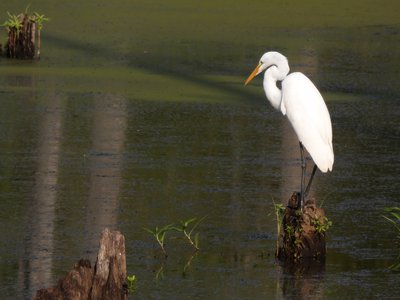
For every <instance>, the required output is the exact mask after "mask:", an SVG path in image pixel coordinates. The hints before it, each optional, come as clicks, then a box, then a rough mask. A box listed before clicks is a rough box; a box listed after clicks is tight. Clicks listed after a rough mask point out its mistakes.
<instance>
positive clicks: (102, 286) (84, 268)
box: [34, 228, 128, 300]
mask: <svg viewBox="0 0 400 300" xmlns="http://www.w3.org/2000/svg"><path fill="white" fill-rule="evenodd" d="M126 278H127V273H126V257H125V238H124V236H123V235H122V234H121V233H120V232H119V231H110V230H109V229H108V228H106V229H104V230H103V232H102V234H101V238H100V246H99V252H98V254H97V260H96V265H95V267H94V270H93V269H92V267H91V265H90V261H89V260H87V259H81V260H79V261H78V262H77V263H76V264H75V265H74V268H73V270H71V271H69V272H68V274H67V275H66V276H65V277H64V278H63V279H61V280H60V281H59V282H58V284H57V285H56V286H55V287H51V288H45V289H41V290H39V291H37V293H36V296H35V297H34V299H35V300H45V299H46V300H47V299H48V300H50V299H60V300H61V299H71V300H80V299H93V300H100V299H101V300H108V299H115V300H125V299H128V290H127V285H126Z"/></svg>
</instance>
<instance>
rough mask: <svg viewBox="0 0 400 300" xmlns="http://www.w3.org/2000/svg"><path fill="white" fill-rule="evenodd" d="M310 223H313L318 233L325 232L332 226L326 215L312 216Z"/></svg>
mask: <svg viewBox="0 0 400 300" xmlns="http://www.w3.org/2000/svg"><path fill="white" fill-rule="evenodd" d="M311 224H312V225H314V228H315V230H316V231H317V232H318V233H325V232H326V231H327V230H328V229H329V227H331V226H332V221H330V220H329V219H328V218H327V217H323V218H322V219H321V218H313V219H312V220H311Z"/></svg>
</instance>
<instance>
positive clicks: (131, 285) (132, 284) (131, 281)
mask: <svg viewBox="0 0 400 300" xmlns="http://www.w3.org/2000/svg"><path fill="white" fill-rule="evenodd" d="M126 280H127V282H128V291H129V293H133V292H134V291H135V289H136V276H135V275H128V277H127V278H126Z"/></svg>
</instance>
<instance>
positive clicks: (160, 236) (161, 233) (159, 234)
mask: <svg viewBox="0 0 400 300" xmlns="http://www.w3.org/2000/svg"><path fill="white" fill-rule="evenodd" d="M143 229H144V230H146V231H147V232H149V233H151V234H152V235H153V236H154V238H155V239H156V240H157V243H158V244H159V245H160V248H161V250H162V252H163V253H164V255H165V257H167V256H168V255H167V251H166V250H165V247H164V246H165V243H164V240H165V235H166V234H167V232H168V231H171V230H178V231H180V229H179V228H177V227H175V225H174V224H168V225H166V226H164V227H162V228H158V226H156V228H155V230H154V231H153V230H151V229H148V228H143Z"/></svg>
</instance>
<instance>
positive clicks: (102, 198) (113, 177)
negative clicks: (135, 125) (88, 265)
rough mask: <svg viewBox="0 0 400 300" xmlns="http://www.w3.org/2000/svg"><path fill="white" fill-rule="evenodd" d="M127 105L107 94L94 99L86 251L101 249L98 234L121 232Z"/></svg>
mask: <svg viewBox="0 0 400 300" xmlns="http://www.w3.org/2000/svg"><path fill="white" fill-rule="evenodd" d="M126 105H127V104H126V99H124V98H123V97H117V96H113V95H104V96H97V97H95V98H94V107H93V114H94V117H93V125H92V128H93V129H92V134H91V140H92V147H91V153H90V167H89V168H90V171H89V172H90V180H89V196H88V200H87V206H88V207H87V223H86V226H85V230H86V231H87V238H86V243H84V247H86V249H90V250H92V249H97V245H98V241H99V235H98V234H96V233H100V232H101V231H102V230H103V229H104V228H105V227H108V228H110V229H112V230H117V229H118V228H117V217H118V197H119V193H120V186H121V171H122V167H123V160H122V154H123V150H124V142H125V134H126V133H125V130H126V126H127V115H126ZM82 250H85V248H84V249H82ZM94 254H97V252H95V253H94ZM92 258H93V256H92Z"/></svg>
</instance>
